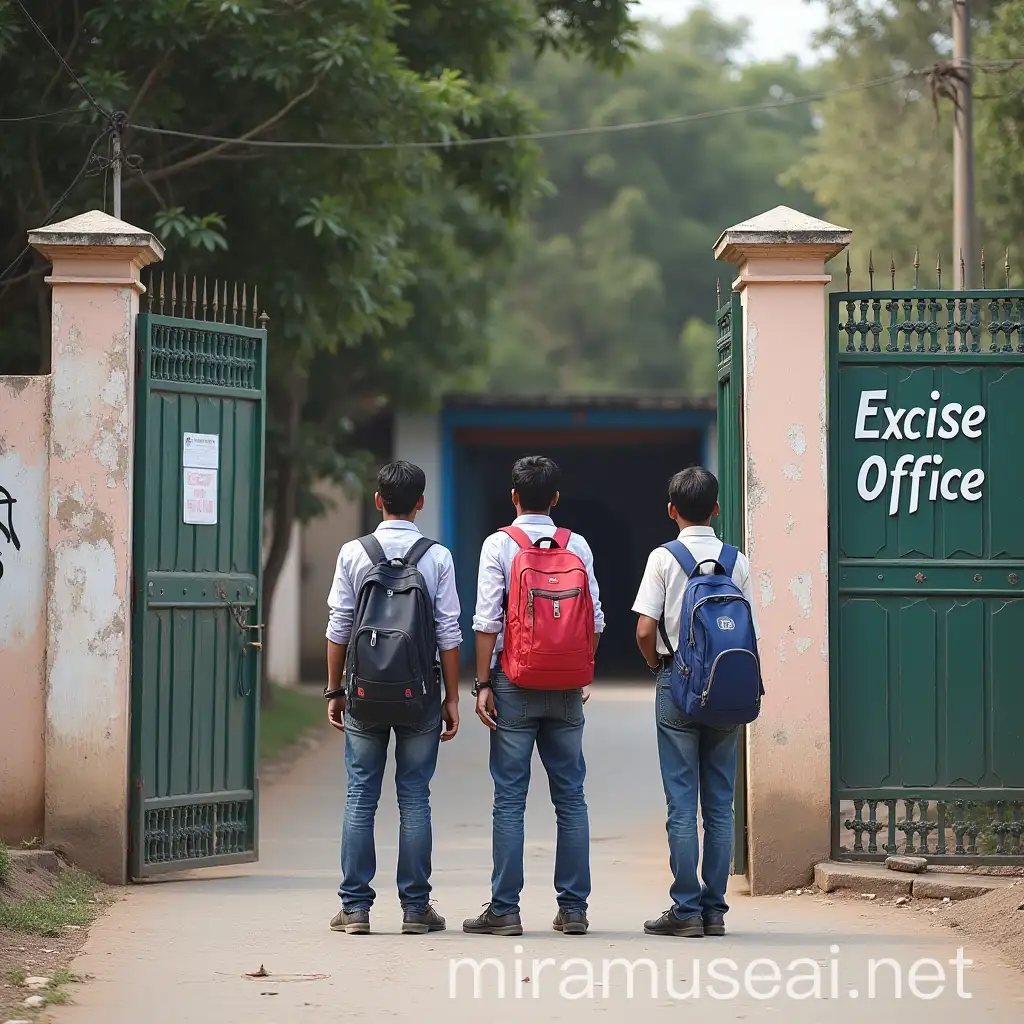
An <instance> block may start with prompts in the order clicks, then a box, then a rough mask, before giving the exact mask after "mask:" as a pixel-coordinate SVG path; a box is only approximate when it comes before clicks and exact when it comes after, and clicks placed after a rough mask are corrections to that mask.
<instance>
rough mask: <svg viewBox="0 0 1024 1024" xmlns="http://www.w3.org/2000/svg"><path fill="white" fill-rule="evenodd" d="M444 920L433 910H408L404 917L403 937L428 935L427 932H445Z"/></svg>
mask: <svg viewBox="0 0 1024 1024" xmlns="http://www.w3.org/2000/svg"><path fill="white" fill-rule="evenodd" d="M444 927H445V925H444V918H443V917H442V916H441V915H440V914H439V913H438V912H437V911H436V910H435V909H434V908H433V907H427V909H426V910H406V911H404V912H403V915H402V934H403V935H426V934H427V932H443V931H444Z"/></svg>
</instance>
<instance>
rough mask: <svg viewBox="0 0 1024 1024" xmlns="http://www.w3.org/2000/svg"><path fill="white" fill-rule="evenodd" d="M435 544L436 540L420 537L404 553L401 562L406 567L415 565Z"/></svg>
mask: <svg viewBox="0 0 1024 1024" xmlns="http://www.w3.org/2000/svg"><path fill="white" fill-rule="evenodd" d="M436 543H437V541H436V540H431V539H430V538H429V537H420V539H419V540H418V541H416V543H415V544H413V546H412V547H411V548H409V550H408V551H407V552H406V553H405V558H404V559H402V561H404V562H405V564H406V565H416V564H417V563H418V562H419V560H420V559H421V558H422V557H423V556H424V555H425V554H426V553H427V552H428V551H429V550H430V549H431V548H432V547H433V546H434V545H435V544H436Z"/></svg>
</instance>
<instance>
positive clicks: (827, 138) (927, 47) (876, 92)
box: [786, 0, 1001, 288]
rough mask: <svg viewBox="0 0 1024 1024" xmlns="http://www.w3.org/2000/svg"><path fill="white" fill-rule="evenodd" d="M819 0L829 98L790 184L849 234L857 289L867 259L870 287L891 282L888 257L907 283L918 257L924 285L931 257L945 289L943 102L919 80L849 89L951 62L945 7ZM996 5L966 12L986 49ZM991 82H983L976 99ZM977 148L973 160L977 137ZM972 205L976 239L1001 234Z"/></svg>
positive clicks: (983, 210) (948, 180)
mask: <svg viewBox="0 0 1024 1024" xmlns="http://www.w3.org/2000/svg"><path fill="white" fill-rule="evenodd" d="M819 2H825V3H826V6H827V7H828V11H829V23H828V26H827V27H826V28H825V30H824V31H823V32H822V33H821V35H820V37H819V40H818V41H819V43H820V44H821V45H822V46H823V47H824V48H825V51H826V52H830V53H831V54H832V55H833V56H832V57H831V59H829V60H828V61H826V62H825V64H824V65H823V67H822V69H821V72H820V75H821V80H822V84H823V86H824V88H825V89H828V90H835V91H837V94H836V95H833V96H831V97H830V98H829V99H827V100H825V101H824V102H822V103H821V104H820V106H819V109H818V114H819V116H820V130H819V131H818V132H817V133H816V134H815V135H813V136H812V137H811V138H810V139H809V140H808V145H807V152H806V155H805V156H804V157H803V158H802V159H801V160H799V162H798V163H797V164H796V166H795V167H794V168H793V169H792V171H791V173H790V174H789V175H788V176H787V179H786V180H788V181H791V182H793V183H795V184H799V185H802V186H803V187H804V188H806V189H807V190H808V191H809V192H811V193H812V194H813V195H814V197H815V198H816V199H817V201H818V203H819V204H820V205H821V207H822V208H823V209H824V211H825V216H826V217H827V218H828V219H829V220H832V221H834V222H835V223H838V224H842V225H843V226H844V227H849V228H852V229H853V230H854V247H855V251H854V253H853V262H854V284H855V285H857V284H859V285H860V286H861V287H865V288H866V287H867V284H868V280H867V273H866V271H867V266H868V259H869V256H870V255H872V254H873V256H874V264H875V269H876V272H877V273H876V278H875V281H876V286H878V287H887V286H888V280H889V266H890V261H892V262H893V263H894V264H895V265H896V267H897V284H902V285H908V284H910V283H911V282H912V280H913V270H912V264H913V262H914V255H915V253H919V254H920V262H921V264H922V270H921V280H922V282H924V281H925V280H927V281H929V282H931V281H934V277H935V274H934V270H933V268H934V267H935V265H936V260H937V259H938V258H941V260H942V264H943V266H944V267H945V268H946V281H952V280H953V277H952V275H953V273H955V272H956V268H955V267H952V266H951V263H952V262H953V256H954V254H953V252H952V223H953V121H952V115H953V109H952V105H951V103H950V102H949V101H948V100H947V99H944V98H942V97H941V96H939V95H937V94H936V91H935V90H934V89H933V83H932V80H930V79H929V77H928V76H926V75H923V74H918V75H914V76H912V77H907V78H901V79H900V80H898V81H895V82H889V83H886V84H883V85H879V86H876V87H873V88H867V89H862V90H856V89H851V87H855V86H858V85H861V84H864V83H869V82H876V81H878V80H882V79H886V78H890V77H892V76H903V75H906V74H907V73H908V72H911V71H924V70H926V69H930V68H933V67H934V66H935V64H936V63H937V62H939V61H943V60H948V59H949V57H950V55H951V53H952V40H951V25H952V8H951V5H950V0H888V2H886V3H883V4H877V3H872V2H868V0H819ZM993 6H994V5H993V4H992V3H990V2H986V0H974V2H973V3H972V5H971V8H972V15H973V22H974V25H973V27H974V31H975V34H976V37H977V40H978V43H979V45H982V46H983V45H985V44H984V40H985V37H986V35H987V32H988V18H989V16H990V13H991V9H992V7H993ZM988 86H989V82H987V81H985V76H982V81H981V83H980V85H979V94H980V96H981V97H984V95H985V93H986V92H987V91H988ZM842 89H850V90H851V91H846V92H839V91H838V90H842ZM984 102H985V101H984V99H983V98H982V99H981V100H980V102H979V106H981V105H983V104H984ZM978 144H979V153H981V152H982V143H981V140H980V138H979V143H978ZM979 200H980V201H979V203H978V212H979V216H980V219H981V223H982V226H983V229H984V231H983V234H984V235H986V236H988V237H990V238H992V237H998V235H997V233H998V232H999V231H1000V230H1001V229H1000V228H999V227H998V222H997V221H996V218H995V216H994V213H995V211H994V209H993V204H992V203H991V202H990V201H989V196H988V195H986V194H985V193H984V192H981V191H979Z"/></svg>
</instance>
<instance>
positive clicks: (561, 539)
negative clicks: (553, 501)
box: [551, 526, 572, 551]
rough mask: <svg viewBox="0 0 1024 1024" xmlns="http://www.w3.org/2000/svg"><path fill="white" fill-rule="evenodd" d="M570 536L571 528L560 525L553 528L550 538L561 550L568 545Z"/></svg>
mask: <svg viewBox="0 0 1024 1024" xmlns="http://www.w3.org/2000/svg"><path fill="white" fill-rule="evenodd" d="M571 536H572V530H567V529H566V528H565V527H564V526H560V527H559V528H558V529H557V530H555V535H554V536H553V537H552V538H551V539H552V540H553V541H554V542H555V543H556V544H557V545H558V546H559V547H560V548H561V549H562V550H563V551H565V550H566V549H567V548H568V547H569V538H570V537H571Z"/></svg>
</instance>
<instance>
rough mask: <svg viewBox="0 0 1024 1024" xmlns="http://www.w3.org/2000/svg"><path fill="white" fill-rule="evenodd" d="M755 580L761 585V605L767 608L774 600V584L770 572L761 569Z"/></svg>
mask: <svg viewBox="0 0 1024 1024" xmlns="http://www.w3.org/2000/svg"><path fill="white" fill-rule="evenodd" d="M757 581H758V583H759V584H760V587H761V607H762V608H768V607H769V606H770V605H772V604H773V603H774V601H775V584H774V583H773V582H772V574H771V573H770V572H768V571H767V570H763V571H762V572H760V573H758V576H757Z"/></svg>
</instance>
